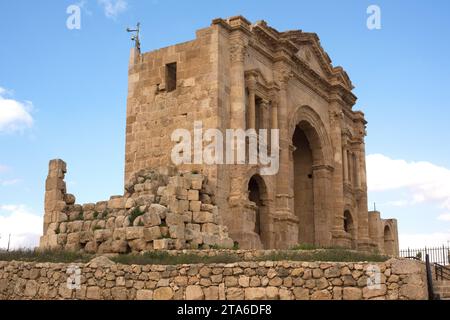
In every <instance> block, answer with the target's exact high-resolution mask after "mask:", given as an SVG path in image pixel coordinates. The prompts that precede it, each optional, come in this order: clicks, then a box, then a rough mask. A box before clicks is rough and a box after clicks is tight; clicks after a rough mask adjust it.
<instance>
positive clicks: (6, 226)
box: [0, 204, 43, 248]
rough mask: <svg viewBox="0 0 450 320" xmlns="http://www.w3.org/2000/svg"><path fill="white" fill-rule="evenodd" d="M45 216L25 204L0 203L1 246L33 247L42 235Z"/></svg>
mask: <svg viewBox="0 0 450 320" xmlns="http://www.w3.org/2000/svg"><path fill="white" fill-rule="evenodd" d="M42 225H43V218H42V217H41V216H37V215H35V214H33V213H32V212H31V210H30V209H29V208H27V207H26V206H25V205H22V204H20V205H0V236H1V238H0V248H6V247H7V246H8V238H9V234H11V243H10V248H33V247H36V246H37V245H38V244H39V237H40V236H41V235H42Z"/></svg>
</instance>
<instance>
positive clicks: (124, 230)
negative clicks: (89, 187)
mask: <svg viewBox="0 0 450 320" xmlns="http://www.w3.org/2000/svg"><path fill="white" fill-rule="evenodd" d="M65 173H66V164H65V162H64V161H62V160H52V161H50V165H49V175H48V177H47V181H46V194H45V216H44V236H43V237H42V238H41V242H40V247H41V248H52V249H54V248H60V249H65V250H71V251H84V252H88V253H127V252H141V251H147V250H168V249H183V248H192V249H197V248H210V247H221V248H231V247H233V244H234V243H233V240H232V239H231V238H230V237H229V236H228V231H227V228H226V226H224V225H222V223H221V219H220V216H219V213H218V209H217V206H216V205H215V204H214V195H213V193H212V191H211V189H210V188H209V185H208V183H207V181H206V178H205V177H204V176H203V175H201V174H194V173H177V172H175V171H174V170H173V169H171V168H161V169H158V170H142V171H140V172H138V173H136V174H135V175H134V176H133V177H132V178H131V179H130V181H129V182H128V183H127V184H126V185H125V194H124V196H113V197H111V199H110V200H109V201H100V202H97V203H87V204H83V205H80V204H76V203H75V196H73V195H71V194H68V193H67V192H66V184H65V182H64V175H65Z"/></svg>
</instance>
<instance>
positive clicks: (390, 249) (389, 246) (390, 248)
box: [384, 225, 395, 256]
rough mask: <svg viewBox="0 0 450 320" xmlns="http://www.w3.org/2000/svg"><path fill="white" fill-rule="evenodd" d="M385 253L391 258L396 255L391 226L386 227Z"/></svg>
mask: <svg viewBox="0 0 450 320" xmlns="http://www.w3.org/2000/svg"><path fill="white" fill-rule="evenodd" d="M384 253H385V254H387V255H390V256H393V255H394V254H395V252H394V237H393V236H392V230H391V227H390V226H389V225H386V226H385V227H384Z"/></svg>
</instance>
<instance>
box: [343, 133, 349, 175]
mask: <svg viewBox="0 0 450 320" xmlns="http://www.w3.org/2000/svg"><path fill="white" fill-rule="evenodd" d="M343 144H344V145H343V147H342V168H343V170H344V183H348V155H347V143H346V141H343Z"/></svg>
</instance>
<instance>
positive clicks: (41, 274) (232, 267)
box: [0, 257, 427, 300]
mask: <svg viewBox="0 0 450 320" xmlns="http://www.w3.org/2000/svg"><path fill="white" fill-rule="evenodd" d="M374 270H375V271H377V272H378V273H376V274H375V277H373V276H374ZM77 275H79V278H78V280H77V279H76V276H77ZM377 275H378V278H377ZM368 279H374V280H373V281H368ZM376 279H379V280H376ZM425 279H426V277H425V268H424V265H423V264H422V263H420V262H416V261H411V260H401V259H400V260H399V259H391V260H388V261H386V262H383V263H367V262H360V263H337V262H290V261H260V262H255V261H243V262H236V263H231V264H195V265H193V264H191V265H170V266H165V265H122V264H114V263H112V262H111V261H109V260H108V259H106V258H105V257H100V258H96V259H95V260H93V261H91V262H90V263H87V264H63V263H58V264H52V263H30V262H17V261H13V262H0V299H80V300H85V299H88V300H109V299H116V300H172V299H174V300H197V299H198V300H202V299H207V300H236V299H239V300H241V299H245V300H260V299H270V300H276V299H286V300H294V299H295V300H425V299H427V289H426V281H425ZM374 281H375V282H374ZM376 281H378V282H376ZM68 284H69V286H68Z"/></svg>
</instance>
